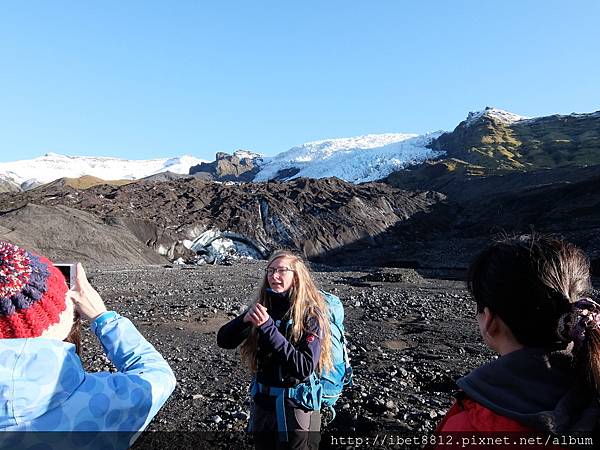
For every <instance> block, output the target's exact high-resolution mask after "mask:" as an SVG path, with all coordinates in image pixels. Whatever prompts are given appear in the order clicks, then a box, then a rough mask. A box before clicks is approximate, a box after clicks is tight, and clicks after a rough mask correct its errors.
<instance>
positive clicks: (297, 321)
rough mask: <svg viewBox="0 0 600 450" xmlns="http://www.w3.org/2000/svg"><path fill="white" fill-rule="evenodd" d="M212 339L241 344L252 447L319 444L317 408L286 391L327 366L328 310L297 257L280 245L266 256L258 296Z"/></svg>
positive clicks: (223, 343) (221, 343)
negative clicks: (248, 373)
mask: <svg viewBox="0 0 600 450" xmlns="http://www.w3.org/2000/svg"><path fill="white" fill-rule="evenodd" d="M217 344H218V345H219V347H222V348H226V349H234V348H236V347H238V346H240V345H241V356H242V360H243V361H244V362H245V363H246V365H247V366H248V368H249V369H250V371H251V372H252V373H253V375H254V381H253V384H252V392H251V394H252V396H253V405H252V410H251V414H250V427H249V428H250V430H251V431H252V432H253V435H254V442H255V446H256V448H268V449H271V448H298V449H300V448H302V449H304V448H307V447H314V448H318V442H319V440H320V435H318V432H319V431H320V426H321V417H320V412H319V411H318V410H316V411H311V410H308V409H306V408H303V407H302V406H301V405H298V404H297V402H296V401H294V399H292V398H290V397H289V396H288V395H286V390H287V389H289V388H293V387H295V386H298V385H299V384H301V383H303V382H305V381H307V380H308V379H309V377H310V376H311V374H313V372H315V371H321V370H322V369H330V368H331V366H332V359H331V358H332V357H331V335H330V328H329V322H328V309H327V306H326V303H325V299H324V297H323V294H322V293H321V292H319V290H318V289H317V287H316V284H315V282H314V281H313V279H312V277H311V275H310V271H309V269H308V267H307V266H306V264H305V263H304V261H303V260H302V259H301V258H300V257H298V256H297V255H295V254H293V253H291V252H288V251H283V250H280V251H277V252H275V253H274V254H273V255H272V256H271V258H270V259H269V262H268V264H267V267H266V269H265V275H264V277H263V282H262V285H261V287H260V290H259V292H258V295H257V298H256V299H255V300H254V302H253V304H252V305H251V307H250V308H249V309H248V310H247V311H246V312H244V313H243V314H241V315H240V316H238V317H236V318H235V319H233V320H231V321H230V322H228V323H226V324H225V325H223V326H222V327H221V329H220V330H219V332H218V334H217ZM282 431H283V432H284V433H285V435H286V438H284V439H281V436H282V434H283V433H282ZM310 432H312V433H310ZM288 437H289V440H287V441H286V439H287V438H288Z"/></svg>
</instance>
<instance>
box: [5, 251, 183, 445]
mask: <svg viewBox="0 0 600 450" xmlns="http://www.w3.org/2000/svg"><path fill="white" fill-rule="evenodd" d="M78 316H80V317H82V318H83V319H86V320H88V321H90V325H91V329H92V332H93V333H94V334H95V335H96V336H97V338H98V339H99V341H100V343H101V344H102V347H103V348H104V351H105V353H106V356H107V357H108V358H109V359H110V360H111V362H112V363H113V364H114V365H115V367H116V368H117V369H118V372H116V373H109V372H99V373H88V372H85V371H84V369H83V366H82V363H81V360H80V358H79V356H78V353H77V350H78V342H77V339H73V336H76V335H77V333H76V328H77V327H78ZM175 383H176V380H175V376H174V375H173V372H172V370H171V368H170V367H169V365H168V364H167V362H166V361H165V360H164V359H163V357H162V356H161V355H160V354H159V353H158V352H157V351H156V349H155V348H154V347H153V346H152V345H151V344H150V343H148V341H146V340H145V339H144V337H143V336H142V335H141V334H140V333H139V331H138V330H137V329H136V328H135V326H134V325H133V324H132V323H131V322H130V321H129V320H128V319H126V318H124V317H122V316H120V315H119V314H117V313H116V312H114V311H107V310H106V307H105V305H104V302H103V301H102V298H101V297H100V295H99V294H98V292H96V290H95V289H94V288H93V287H92V286H91V285H90V283H89V282H88V280H87V277H86V275H85V271H84V269H83V267H82V265H81V264H77V266H76V277H75V282H74V285H73V286H72V288H71V289H69V288H68V287H67V284H66V281H65V278H64V276H63V275H62V273H61V272H60V270H59V269H58V268H56V267H55V266H54V265H53V264H52V262H51V261H50V260H48V259H47V258H45V257H43V256H41V255H36V254H34V253H32V252H28V251H26V250H24V249H22V248H20V247H18V246H16V245H14V244H11V243H8V242H3V241H0V448H27V447H36V446H37V445H41V444H43V447H44V448H49V449H52V448H56V449H64V448H88V449H101V448H114V449H117V448H128V447H129V446H130V445H131V444H132V443H133V441H134V440H135V439H136V438H137V437H138V436H139V433H140V432H141V431H142V430H143V429H144V428H145V427H146V426H147V425H148V423H149V422H150V420H151V419H152V418H153V417H154V415H156V413H157V412H158V410H159V409H160V408H161V407H162V405H163V404H164V402H165V401H166V400H167V398H168V397H169V396H170V395H171V393H172V392H173V390H174V388H175ZM49 431H52V432H56V433H52V434H51V435H49V434H48V433H47V432H49ZM24 432H25V433H24ZM49 436H52V438H51V439H48V437H49ZM36 448H37V447H36Z"/></svg>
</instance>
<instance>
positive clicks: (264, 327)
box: [258, 316, 274, 333]
mask: <svg viewBox="0 0 600 450" xmlns="http://www.w3.org/2000/svg"><path fill="white" fill-rule="evenodd" d="M273 324H274V322H273V318H272V317H271V316H269V318H268V319H267V321H266V322H265V323H263V324H262V325H261V326H259V327H258V331H260V332H261V333H264V332H265V331H267V330H268V329H269V328H270V327H272V326H273Z"/></svg>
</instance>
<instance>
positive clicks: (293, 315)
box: [240, 250, 333, 373]
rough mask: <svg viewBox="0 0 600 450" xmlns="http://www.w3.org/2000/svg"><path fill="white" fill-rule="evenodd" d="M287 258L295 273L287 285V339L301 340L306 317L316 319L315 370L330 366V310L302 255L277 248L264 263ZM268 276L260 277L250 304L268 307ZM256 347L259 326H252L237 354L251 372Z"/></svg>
mask: <svg viewBox="0 0 600 450" xmlns="http://www.w3.org/2000/svg"><path fill="white" fill-rule="evenodd" d="M279 258H286V259H289V260H290V266H291V269H292V270H293V274H294V282H293V284H292V287H291V288H290V289H289V291H288V292H289V301H290V310H289V312H288V314H287V315H286V317H287V318H289V319H292V327H291V332H290V335H289V339H290V341H291V342H292V343H297V342H299V341H300V338H301V337H302V334H303V333H304V331H305V325H306V323H307V321H308V320H309V319H315V320H316V321H317V324H318V326H319V330H320V336H319V338H320V339H321V356H320V358H319V363H318V365H317V367H316V368H315V371H316V372H317V373H319V372H322V371H323V370H330V369H331V368H332V367H333V362H332V359H331V332H330V329H329V312H328V309H327V305H326V303H325V299H324V298H323V295H322V294H321V293H320V292H319V289H318V288H317V285H316V284H315V282H314V280H313V279H312V277H311V274H310V271H309V269H308V267H307V266H306V264H305V263H304V261H303V260H302V258H300V257H299V256H297V255H295V254H294V253H292V252H290V251H287V250H278V251H276V252H275V253H273V254H272V255H271V257H270V258H269V262H268V264H267V267H269V266H270V265H271V263H273V261H275V260H276V259H279ZM268 288H269V280H268V277H267V274H266V273H265V276H264V278H263V281H262V284H261V287H260V289H259V291H258V295H257V297H256V299H255V300H254V301H253V302H252V304H253V305H254V304H256V303H260V304H261V305H264V306H265V307H266V308H267V309H270V308H271V300H270V299H269V296H268V293H267V289H268ZM257 348H258V329H257V328H256V327H255V326H252V329H251V330H250V334H249V336H248V337H247V338H246V340H245V341H244V342H243V343H242V346H241V348H240V354H241V357H242V361H243V362H244V363H245V364H246V365H247V366H248V368H249V369H250V371H251V372H252V373H255V372H256V370H257Z"/></svg>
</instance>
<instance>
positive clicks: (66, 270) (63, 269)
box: [54, 263, 77, 289]
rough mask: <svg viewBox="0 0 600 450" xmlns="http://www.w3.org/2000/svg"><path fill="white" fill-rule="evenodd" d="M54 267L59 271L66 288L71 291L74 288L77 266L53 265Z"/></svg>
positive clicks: (69, 264) (68, 264) (67, 264)
mask: <svg viewBox="0 0 600 450" xmlns="http://www.w3.org/2000/svg"><path fill="white" fill-rule="evenodd" d="M54 267H56V268H57V269H58V270H60V273H62V274H63V276H64V277H65V281H66V282H67V286H69V289H71V288H72V287H73V286H75V275H76V274H77V265H76V264H74V263H73V264H71V263H54Z"/></svg>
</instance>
